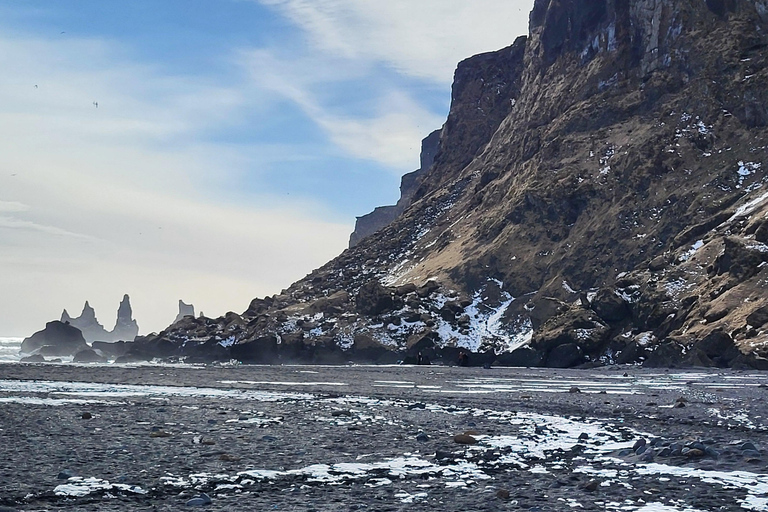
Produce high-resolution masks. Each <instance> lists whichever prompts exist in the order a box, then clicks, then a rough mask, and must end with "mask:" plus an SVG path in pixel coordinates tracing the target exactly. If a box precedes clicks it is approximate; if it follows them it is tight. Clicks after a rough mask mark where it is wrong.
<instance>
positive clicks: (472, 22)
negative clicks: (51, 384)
mask: <svg viewBox="0 0 768 512" xmlns="http://www.w3.org/2000/svg"><path fill="white" fill-rule="evenodd" d="M258 1H259V2H261V3H262V4H264V5H268V6H271V7H273V8H276V9H279V10H280V11H281V12H282V13H283V14H284V15H285V16H287V17H288V18H290V19H291V20H292V21H293V22H294V23H295V24H297V25H298V26H300V27H302V28H303V29H304V30H305V31H306V32H307V34H308V35H309V37H310V38H311V42H312V44H313V45H316V46H317V47H318V48H320V49H322V50H324V51H326V52H329V53H333V54H337V55H339V56H341V57H345V58H349V59H356V58H362V59H376V60H380V61H383V62H385V63H387V64H388V65H390V66H392V68H394V69H395V70H397V71H398V72H400V73H403V74H406V75H409V76H413V77H418V78H424V79H428V80H433V81H436V82H438V83H441V84H445V85H447V84H450V80H451V77H452V76H453V70H454V69H455V66H456V63H457V62H459V61H460V60H462V59H464V58H466V57H469V56H470V55H473V54H476V53H479V52H482V51H492V50H497V49H499V48H502V47H504V46H507V45H509V44H511V43H512V41H513V40H514V39H515V37H516V36H518V35H522V34H526V33H527V31H528V13H529V11H530V9H531V5H532V2H531V1H530V0H473V1H472V2H467V1H465V0H419V1H416V2H415V1H413V0H389V1H386V2H382V1H380V0H258Z"/></svg>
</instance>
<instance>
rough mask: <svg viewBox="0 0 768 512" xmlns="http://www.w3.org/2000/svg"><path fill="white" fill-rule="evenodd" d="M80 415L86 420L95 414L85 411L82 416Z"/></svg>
mask: <svg viewBox="0 0 768 512" xmlns="http://www.w3.org/2000/svg"><path fill="white" fill-rule="evenodd" d="M80 417H81V418H82V419H84V420H89V419H91V418H93V414H91V413H89V412H84V413H83V414H82V416H80Z"/></svg>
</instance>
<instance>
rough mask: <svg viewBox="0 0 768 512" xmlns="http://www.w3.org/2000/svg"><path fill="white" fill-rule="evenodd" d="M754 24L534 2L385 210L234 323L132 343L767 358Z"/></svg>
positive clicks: (185, 325) (248, 349)
mask: <svg viewBox="0 0 768 512" xmlns="http://www.w3.org/2000/svg"><path fill="white" fill-rule="evenodd" d="M767 29H768V2H766V1H765V0H759V1H754V0H749V1H748V0H708V1H706V2H701V1H694V0H679V1H671V0H537V1H536V3H535V6H534V9H533V12H532V13H531V24H530V33H529V35H528V37H524V38H519V39H517V40H516V41H515V43H514V44H513V45H512V46H510V47H508V48H505V49H503V50H500V51H498V52H493V53H489V54H483V55H479V56H476V57H472V58H470V59H467V60H466V61H464V62H462V63H460V64H459V66H458V68H457V71H456V76H455V82H454V86H453V93H452V105H451V110H450V114H449V116H448V119H447V121H446V123H445V125H444V126H443V128H442V130H441V131H440V140H439V144H438V146H439V149H438V151H437V153H436V155H435V157H434V163H433V164H432V165H431V166H430V167H429V168H428V169H427V170H426V171H425V172H424V173H423V174H422V175H421V176H420V177H419V179H418V186H417V188H416V190H415V191H414V192H413V195H412V196H411V197H410V199H409V200H408V205H407V207H406V208H405V209H404V210H403V211H402V213H399V214H398V215H397V217H396V218H394V219H393V220H391V221H388V224H387V225H386V226H384V227H383V228H381V229H379V230H378V231H376V232H375V233H372V234H370V236H367V237H366V238H364V239H362V240H360V241H359V242H358V243H357V244H356V245H354V247H352V248H350V249H349V250H347V251H345V252H344V253H343V254H342V255H340V256H339V257H338V258H336V259H335V260H333V261H331V262H329V263H328V264H326V265H325V266H323V267H322V268H320V269H318V270H316V271H314V272H312V273H311V274H310V275H309V276H307V277H306V278H305V279H303V280H301V281H299V282H297V283H295V284H294V285H292V286H291V287H290V288H288V289H287V290H285V291H284V292H283V293H281V294H279V295H277V296H274V297H268V298H265V299H255V300H254V301H253V302H252V303H251V305H250V307H249V308H248V309H247V310H246V311H245V312H244V313H243V314H242V315H237V314H235V313H230V314H228V315H226V316H224V317H221V318H219V319H206V318H199V319H188V320H185V321H184V322H182V323H179V324H176V325H174V326H173V328H172V329H169V330H167V331H164V332H163V333H160V335H158V336H156V337H154V338H152V339H148V340H145V343H146V345H147V346H150V345H152V344H154V345H152V346H158V345H162V346H164V347H165V350H166V352H170V353H174V354H176V355H191V353H192V351H194V350H198V349H199V350H200V351H203V352H204V351H205V350H209V349H210V350H209V352H207V353H210V354H213V353H215V354H217V357H218V356H221V357H225V356H228V355H232V354H238V358H241V359H243V360H264V361H273V360H286V359H299V360H306V361H312V360H315V361H316V360H318V359H319V358H325V359H328V360H349V359H355V358H361V359H365V360H376V359H378V360H386V359H387V358H391V357H394V356H392V355H391V354H393V353H397V354H396V355H397V356H398V357H403V356H406V357H408V356H409V355H413V354H414V353H415V351H421V352H423V353H425V354H428V355H429V357H431V358H440V357H443V358H445V359H452V358H453V357H454V356H455V354H456V351H457V350H459V349H460V348H464V349H470V350H472V351H473V352H474V353H475V354H474V356H473V360H474V361H476V362H479V361H482V362H489V361H492V360H494V359H495V360H496V361H497V363H500V362H501V363H508V364H524V365H529V366H534V365H548V366H577V365H581V364H601V363H606V362H640V361H644V362H646V364H651V365H673V364H689V365H690V364H697V365H698V364H705V365H721V366H726V365H727V366H744V365H751V366H758V367H762V366H764V365H765V360H764V359H763V357H765V356H766V355H768V330H767V329H768V328H766V327H765V326H766V322H768V315H766V310H768V298H766V297H768V294H766V293H765V291H766V290H765V288H766V285H767V283H768V265H766V262H768V239H766V232H768V231H766V230H768V227H767V226H768V224H766V222H768V221H767V220H766V219H768V217H767V216H768V206H766V205H767V204H768V194H766V192H765V190H766V187H765V184H766V182H767V181H768V175H767V174H766V170H767V167H766V166H767V165H768V162H767V161H766V160H768V158H767V156H768V130H767V129H766V126H767V125H768V87H767V85H768V72H767V71H766V58H767V57H768V50H767V48H768V34H766V30H767ZM181 347H186V348H184V349H182V348H181ZM194 347H198V348H197V349H195V348H194ZM205 347H207V348H205ZM481 354H482V355H481Z"/></svg>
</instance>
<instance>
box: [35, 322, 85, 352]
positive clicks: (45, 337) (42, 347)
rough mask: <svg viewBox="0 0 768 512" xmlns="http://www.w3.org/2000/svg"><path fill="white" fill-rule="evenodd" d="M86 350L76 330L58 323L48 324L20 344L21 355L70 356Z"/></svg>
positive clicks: (78, 331) (81, 335)
mask: <svg viewBox="0 0 768 512" xmlns="http://www.w3.org/2000/svg"><path fill="white" fill-rule="evenodd" d="M88 348H89V347H88V344H87V343H86V342H85V338H83V333H82V332H81V331H80V330H79V329H78V328H76V327H74V326H72V325H70V324H69V323H67V322H58V321H53V322H48V323H47V324H45V329H43V330H42V331H38V332H36V333H34V334H33V335H32V336H30V337H29V338H24V340H23V341H22V342H21V352H22V353H24V354H32V353H35V354H39V355H41V356H70V355H73V354H76V353H78V352H80V351H82V350H87V349H88Z"/></svg>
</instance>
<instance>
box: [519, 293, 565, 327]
mask: <svg viewBox="0 0 768 512" xmlns="http://www.w3.org/2000/svg"><path fill="white" fill-rule="evenodd" d="M525 310H526V312H527V313H528V316H529V318H530V319H531V325H532V326H533V328H534V329H535V330H538V329H539V328H540V327H541V326H542V325H544V324H545V323H546V321H547V320H549V319H550V318H552V317H553V316H555V315H557V314H559V313H562V312H563V311H567V310H568V305H567V304H566V303H565V302H563V301H561V300H558V299H555V298H553V297H541V298H538V299H534V300H532V301H530V302H528V304H526V305H525Z"/></svg>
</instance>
